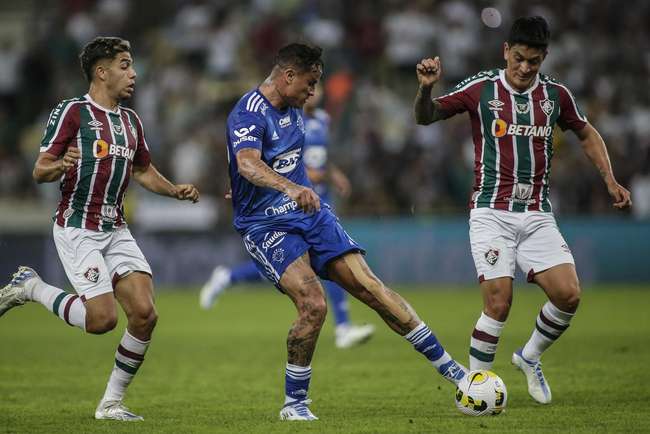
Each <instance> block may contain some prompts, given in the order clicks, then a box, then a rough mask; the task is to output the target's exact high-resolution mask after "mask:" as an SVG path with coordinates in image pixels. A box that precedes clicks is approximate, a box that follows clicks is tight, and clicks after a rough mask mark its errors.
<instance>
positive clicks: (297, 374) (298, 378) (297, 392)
mask: <svg viewBox="0 0 650 434" xmlns="http://www.w3.org/2000/svg"><path fill="white" fill-rule="evenodd" d="M284 379H285V383H284V395H285V399H284V403H285V405H286V404H288V403H291V402H294V401H304V400H305V399H307V392H308V391H309V380H311V366H297V365H292V364H290V363H287V368H286V370H285V377H284Z"/></svg>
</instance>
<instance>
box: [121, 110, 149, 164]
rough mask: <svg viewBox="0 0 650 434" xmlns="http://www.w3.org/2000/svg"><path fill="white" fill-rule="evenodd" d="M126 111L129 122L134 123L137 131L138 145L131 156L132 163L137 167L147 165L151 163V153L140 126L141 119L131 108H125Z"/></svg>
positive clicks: (142, 128)
mask: <svg viewBox="0 0 650 434" xmlns="http://www.w3.org/2000/svg"><path fill="white" fill-rule="evenodd" d="M126 112H127V113H128V114H129V121H130V122H131V124H133V125H135V129H136V132H137V139H138V145H137V148H136V150H135V155H134V156H133V165H134V166H138V167H144V168H147V167H149V164H151V154H150V153H149V145H148V144H147V140H146V139H145V137H144V127H143V126H142V121H141V120H140V116H138V115H137V113H136V112H135V111H133V110H131V109H126Z"/></svg>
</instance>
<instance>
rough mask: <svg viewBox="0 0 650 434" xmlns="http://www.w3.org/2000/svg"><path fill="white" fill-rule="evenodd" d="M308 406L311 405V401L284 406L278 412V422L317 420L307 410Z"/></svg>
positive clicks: (306, 400) (305, 400) (295, 402)
mask: <svg viewBox="0 0 650 434" xmlns="http://www.w3.org/2000/svg"><path fill="white" fill-rule="evenodd" d="M309 404H311V399H304V400H302V401H294V402H290V403H288V404H284V407H282V410H280V420H318V418H317V417H316V416H314V413H312V412H311V410H309V407H308V406H309Z"/></svg>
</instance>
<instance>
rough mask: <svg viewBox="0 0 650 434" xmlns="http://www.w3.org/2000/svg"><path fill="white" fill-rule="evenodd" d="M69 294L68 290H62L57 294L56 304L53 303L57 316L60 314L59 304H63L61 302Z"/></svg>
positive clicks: (53, 310)
mask: <svg viewBox="0 0 650 434" xmlns="http://www.w3.org/2000/svg"><path fill="white" fill-rule="evenodd" d="M66 295H68V293H67V292H61V293H60V294H59V295H57V296H56V298H55V299H54V304H53V305H52V313H53V314H54V315H56V316H60V315H59V306H61V302H62V301H63V299H64V298H65V296H66Z"/></svg>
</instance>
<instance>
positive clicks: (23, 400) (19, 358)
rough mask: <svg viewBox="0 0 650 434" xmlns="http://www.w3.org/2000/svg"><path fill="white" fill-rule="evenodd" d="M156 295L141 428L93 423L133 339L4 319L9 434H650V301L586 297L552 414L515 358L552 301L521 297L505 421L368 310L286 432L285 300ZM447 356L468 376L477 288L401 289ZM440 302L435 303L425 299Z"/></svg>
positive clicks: (323, 355) (327, 335) (559, 364)
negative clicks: (349, 345)
mask: <svg viewBox="0 0 650 434" xmlns="http://www.w3.org/2000/svg"><path fill="white" fill-rule="evenodd" d="M186 289H188V290H185V291H181V290H179V289H177V290H168V291H160V292H159V294H158V296H157V306H158V310H159V314H160V320H159V322H158V327H157V329H156V331H155V334H154V340H153V344H152V345H151V347H150V348H149V352H148V353H147V357H146V361H145V363H144V364H143V366H142V368H141V369H140V371H139V373H138V376H137V377H136V378H135V380H134V382H133V384H132V385H131V387H130V390H129V393H128V394H127V398H126V401H125V402H126V404H127V405H128V406H129V407H130V408H131V409H132V410H134V411H135V412H136V413H138V414H142V415H143V416H144V418H145V421H144V422H141V423H131V424H129V423H124V422H111V421H95V420H94V419H92V415H93V412H94V408H95V406H96V404H97V401H98V399H99V398H100V396H101V394H102V392H103V390H104V385H105V382H106V380H107V378H108V374H109V371H110V370H111V367H112V364H113V354H114V352H115V347H116V345H117V343H118V341H119V339H120V337H121V335H122V331H123V328H124V325H125V322H124V318H121V319H120V324H119V325H118V328H117V329H116V330H115V331H113V332H111V333H109V334H107V335H103V336H87V335H84V334H83V333H82V332H81V331H80V330H78V329H74V328H72V327H68V326H67V325H65V324H64V323H63V322H62V321H60V320H59V319H57V318H55V317H54V316H53V315H52V314H50V313H48V312H46V311H45V310H44V309H43V308H42V307H40V306H37V305H35V304H30V305H28V306H24V307H22V308H16V309H14V310H12V311H10V312H8V313H7V314H6V315H5V316H4V317H2V318H0V433H14V432H15V433H28V432H29V433H31V432H47V433H54V432H65V433H68V432H84V433H91V432H110V433H121V432H138V433H142V432H168V433H188V432H232V433H290V432H291V433H294V432H325V433H353V432H364V433H405V432H417V433H430V432H449V433H458V432H531V433H540V432H562V433H564V432H584V433H593V432H603V433H609V432H640V431H650V410H648V408H649V407H648V404H649V403H650V383H649V381H648V378H649V377H648V376H647V375H646V374H647V372H648V366H649V365H650V338H649V336H650V319H649V314H648V310H650V287H648V286H647V285H646V286H638V285H637V286H623V285H620V286H601V287H595V288H594V287H587V288H585V289H584V292H583V297H582V305H581V307H580V310H579V314H578V316H577V317H576V319H575V321H574V322H573V324H572V326H571V327H570V328H569V330H568V331H567V332H566V333H565V334H564V336H563V337H562V339H561V340H560V341H559V342H558V343H557V344H556V345H555V346H554V347H552V348H551V349H550V350H549V351H548V352H547V354H546V355H545V357H544V372H545V374H546V376H547V379H548V380H549V383H550V384H551V386H552V389H553V403H552V404H551V405H548V406H540V405H537V404H536V403H534V402H533V401H532V400H531V398H529V396H528V394H527V392H526V386H525V380H524V377H523V375H522V374H521V373H520V372H518V371H516V370H515V369H514V368H513V367H512V366H511V365H510V355H511V353H512V351H513V350H515V349H516V348H517V347H518V346H520V345H521V344H522V343H523V342H524V341H525V340H526V339H527V338H528V336H529V335H530V332H531V330H532V327H533V324H534V319H535V315H536V314H537V312H538V311H539V308H540V306H541V304H542V303H543V301H544V299H545V298H544V296H543V294H542V293H541V291H538V290H535V289H534V288H533V287H529V286H526V285H519V286H518V287H517V288H516V290H515V300H514V306H513V309H512V311H511V316H510V319H509V321H508V324H507V326H506V328H505V331H504V333H503V336H502V337H501V341H500V346H499V352H498V354H497V358H496V363H495V366H494V370H495V371H496V372H497V373H498V374H499V375H500V376H501V377H502V378H503V380H504V381H505V383H506V385H507V387H508V407H507V410H506V412H505V413H504V414H502V415H500V416H496V417H482V418H472V417H468V416H464V415H462V414H460V412H458V411H457V410H456V409H455V406H454V403H453V395H454V393H453V392H454V390H453V388H452V387H451V386H450V385H449V384H447V383H446V382H445V381H444V380H442V379H441V378H440V377H439V376H438V375H437V374H436V373H435V372H434V370H433V369H432V367H431V366H430V365H429V363H428V362H427V361H426V360H425V359H424V358H423V357H422V356H421V355H419V354H418V353H416V352H415V351H414V350H413V349H412V348H411V346H410V345H409V344H408V343H407V342H406V341H404V340H403V339H402V338H400V337H399V336H397V335H394V334H393V333H392V332H391V331H390V330H389V329H388V328H387V327H385V326H384V325H383V323H381V321H380V320H379V318H378V317H377V316H376V315H375V314H374V312H371V311H370V310H368V309H367V308H366V307H365V306H362V305H361V304H360V303H358V302H356V301H354V302H352V315H353V319H354V320H355V321H357V322H371V323H374V324H376V325H377V328H378V330H377V333H376V335H375V336H374V338H373V339H372V340H371V341H370V342H368V343H367V344H366V345H364V346H361V347H357V348H353V349H350V350H337V349H336V348H335V347H334V338H333V329H332V323H331V319H329V318H328V320H327V326H326V327H325V329H324V330H323V332H322V334H321V338H320V342H319V345H318V348H317V351H316V355H315V357H314V361H313V362H312V367H313V378H312V383H311V388H310V397H311V398H312V399H313V400H314V403H313V404H312V407H311V408H312V409H313V411H314V413H315V414H316V415H317V416H319V417H320V419H321V420H319V421H316V422H311V423H304V422H280V421H279V420H278V411H279V408H280V404H281V403H282V401H283V393H284V389H283V387H284V364H285V361H286V353H285V338H286V332H287V330H288V328H289V325H290V323H291V321H292V320H293V317H294V309H293V306H292V305H291V303H290V301H289V300H288V299H287V298H286V297H284V296H282V295H280V294H279V293H277V292H276V291H275V290H274V289H271V288H270V287H268V286H262V287H256V288H242V287H239V288H236V289H234V290H233V291H231V292H230V293H226V294H225V295H224V296H223V297H222V298H221V299H220V300H219V302H218V303H217V305H216V306H215V308H214V309H213V310H212V311H208V312H205V311H201V310H199V308H198V297H197V293H196V292H197V289H196V288H186ZM395 289H396V290H398V291H400V292H401V293H402V294H403V295H404V296H405V297H406V298H407V299H408V300H409V301H410V302H411V304H412V305H413V306H414V307H415V309H416V310H417V311H418V313H419V315H420V316H421V317H422V318H423V319H424V320H425V321H426V322H427V323H428V324H429V325H430V327H431V329H432V330H434V332H435V333H436V334H437V336H438V337H439V338H440V340H441V341H442V343H443V344H444V345H445V347H446V348H447V350H448V351H449V352H450V353H451V354H452V355H454V356H455V357H457V358H459V359H460V360H461V361H463V362H464V363H466V362H467V351H468V342H469V334H470V333H471V330H472V328H473V325H474V322H475V320H476V318H477V315H478V313H479V312H480V309H481V301H480V296H479V293H478V289H477V288H450V287H440V288H436V290H435V291H431V290H427V288H411V287H399V286H397V287H396V288H395ZM429 289H430V288H429Z"/></svg>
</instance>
